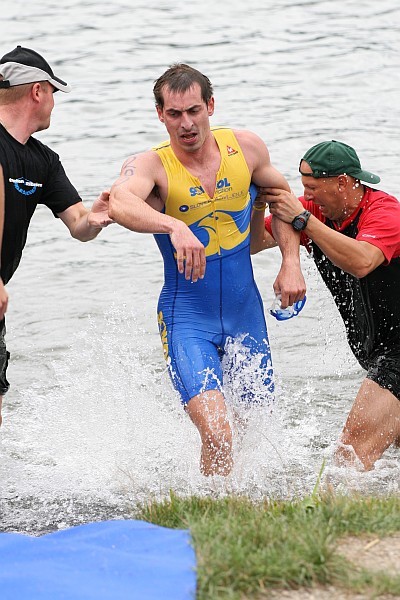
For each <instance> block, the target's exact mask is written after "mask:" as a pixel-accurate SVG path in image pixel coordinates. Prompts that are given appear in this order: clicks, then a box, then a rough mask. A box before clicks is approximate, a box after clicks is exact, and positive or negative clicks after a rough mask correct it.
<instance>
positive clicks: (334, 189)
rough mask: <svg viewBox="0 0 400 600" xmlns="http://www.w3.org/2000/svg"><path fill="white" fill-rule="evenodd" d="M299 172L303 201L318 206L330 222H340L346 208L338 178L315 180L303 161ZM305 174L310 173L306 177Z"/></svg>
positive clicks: (308, 166) (309, 168)
mask: <svg viewBox="0 0 400 600" xmlns="http://www.w3.org/2000/svg"><path fill="white" fill-rule="evenodd" d="M300 171H301V173H302V176H301V182H302V184H303V187H304V198H305V200H311V201H312V202H314V204H316V205H317V206H319V208H320V210H321V214H322V215H323V216H324V217H326V218H328V219H330V220H331V221H340V220H341V219H342V218H343V212H344V210H345V207H346V205H345V202H344V201H345V199H346V197H345V196H343V194H341V193H339V182H338V177H339V176H338V177H326V178H323V177H320V178H315V177H313V176H312V170H311V167H310V165H308V164H307V163H306V162H305V161H304V160H303V161H301V164H300ZM303 173H305V175H303ZM307 173H310V175H307Z"/></svg>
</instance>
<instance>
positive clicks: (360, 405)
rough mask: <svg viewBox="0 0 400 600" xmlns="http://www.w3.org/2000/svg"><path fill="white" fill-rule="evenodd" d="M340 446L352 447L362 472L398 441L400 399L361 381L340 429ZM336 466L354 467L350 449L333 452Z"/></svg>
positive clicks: (365, 381) (399, 432)
mask: <svg viewBox="0 0 400 600" xmlns="http://www.w3.org/2000/svg"><path fill="white" fill-rule="evenodd" d="M340 441H341V444H343V445H344V446H353V448H354V452H355V454H356V455H357V457H358V458H359V459H360V461H361V462H362V463H363V465H364V468H365V470H366V471H369V470H370V469H372V468H373V466H374V464H375V461H377V460H378V459H379V458H381V456H382V454H383V453H384V451H385V450H386V449H387V448H389V446H391V445H392V444H398V443H399V441H400V400H398V399H397V398H396V397H395V396H393V394H392V393H391V392H389V390H385V389H384V388H381V387H380V386H379V385H378V384H377V383H375V382H374V381H371V379H364V381H363V383H362V384H361V387H360V389H359V392H358V394H357V397H356V399H355V401H354V404H353V406H352V409H351V410H350V413H349V416H348V417H347V421H346V424H345V426H344V429H343V432H342V436H341V439H340ZM336 459H337V462H338V463H339V464H343V463H345V464H346V463H347V464H354V454H353V453H352V452H351V449H348V448H345V447H343V446H340V447H339V448H338V449H337V451H336Z"/></svg>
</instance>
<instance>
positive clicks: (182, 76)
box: [153, 63, 213, 108]
mask: <svg viewBox="0 0 400 600" xmlns="http://www.w3.org/2000/svg"><path fill="white" fill-rule="evenodd" d="M194 83H198V84H199V86H200V89H201V97H202V99H203V101H204V102H205V103H206V104H207V103H208V101H209V100H210V99H211V97H212V95H213V87H212V84H211V81H210V80H209V79H208V77H206V75H203V73H200V71H198V70H197V69H194V68H193V67H190V66H189V65H185V64H184V63H176V64H174V65H171V66H170V67H169V69H167V71H165V73H163V74H162V75H161V77H159V78H158V79H157V80H156V81H155V83H154V88H153V94H154V99H155V101H156V106H159V107H160V108H163V106H164V98H163V89H164V87H167V88H168V89H169V90H170V91H171V92H178V93H179V92H181V93H183V92H187V91H188V90H189V89H190V88H191V87H192V86H193V84H194Z"/></svg>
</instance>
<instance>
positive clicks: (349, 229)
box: [252, 141, 400, 469]
mask: <svg viewBox="0 0 400 600" xmlns="http://www.w3.org/2000/svg"><path fill="white" fill-rule="evenodd" d="M300 173H301V175H302V183H303V186H304V196H303V197H301V198H299V199H298V198H297V197H296V196H295V195H294V194H293V193H289V192H284V191H282V190H277V189H268V190H262V191H261V193H260V195H259V198H258V201H256V206H257V202H258V206H259V207H260V206H262V203H263V202H264V203H266V202H268V204H269V207H270V213H271V215H269V216H268V217H267V218H266V219H265V223H264V222H262V217H260V216H259V215H260V211H255V212H254V215H253V222H252V252H253V253H254V252H258V251H259V250H261V249H263V248H267V247H270V246H272V245H274V242H273V238H272V229H271V220H272V218H276V217H278V218H280V219H282V220H284V221H286V222H291V223H292V224H293V227H294V228H295V229H297V230H298V231H300V232H301V233H300V235H301V243H302V244H303V245H305V246H306V247H307V249H308V250H309V251H310V252H311V253H312V256H313V258H314V261H315V264H316V266H317V268H318V270H319V272H320V274H321V276H322V278H323V280H324V282H325V284H326V285H327V287H328V288H329V290H330V292H331V294H332V296H333V298H334V300H335V303H336V305H337V307H338V310H339V312H340V314H341V316H342V318H343V321H344V325H345V328H346V333H347V338H348V341H349V344H350V347H351V349H352V351H353V353H354V355H355V356H356V358H357V360H358V362H359V363H360V365H361V366H362V367H363V368H364V369H365V370H366V371H367V376H366V379H365V380H364V382H363V383H362V386H361V388H360V391H359V393H358V395H357V397H356V400H355V403H354V405H353V408H352V410H351V412H350V414H349V417H348V419H347V422H346V425H345V428H344V431H343V434H342V438H341V444H340V446H339V448H338V451H337V457H338V459H344V460H345V461H346V462H354V458H355V457H354V453H353V452H352V450H351V449H350V448H349V447H350V446H352V447H353V449H354V452H355V454H356V456H357V457H358V459H360V460H361V462H362V463H363V465H364V467H365V468H366V469H370V468H372V466H373V464H374V463H375V461H376V460H377V459H378V458H380V457H381V455H382V453H383V452H384V451H385V449H386V448H387V447H389V446H390V445H391V444H393V443H394V444H399V441H400V203H399V202H398V200H397V199H396V198H395V197H393V196H391V195H389V194H387V193H385V192H382V191H380V190H376V189H372V188H371V187H369V186H366V185H363V184H362V183H361V181H366V182H368V183H372V184H376V183H378V182H379V181H380V179H379V177H378V176H376V175H374V174H372V173H369V172H368V171H364V170H363V169H361V165H360V162H359V159H358V157H357V154H356V153H355V151H354V150H353V148H351V147H350V146H347V145H346V144H343V143H340V142H336V141H330V142H322V143H320V144H317V145H316V146H313V147H312V148H311V149H310V150H309V151H308V152H307V153H306V154H305V155H304V157H303V159H302V160H301V162H300Z"/></svg>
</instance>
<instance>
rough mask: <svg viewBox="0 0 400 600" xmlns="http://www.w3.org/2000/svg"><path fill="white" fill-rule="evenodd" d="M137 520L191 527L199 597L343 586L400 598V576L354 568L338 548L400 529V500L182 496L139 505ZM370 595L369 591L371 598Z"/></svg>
mask: <svg viewBox="0 0 400 600" xmlns="http://www.w3.org/2000/svg"><path fill="white" fill-rule="evenodd" d="M135 516H136V517H137V518H140V519H143V520H146V521H149V522H151V523H155V524H157V525H162V526H164V527H171V528H181V529H190V531H191V535H192V539H193V543H194V548H195V551H196V555H197V565H198V570H197V579H198V593H197V599H198V600H219V599H221V600H224V599H229V600H239V599H240V600H241V599H243V598H257V597H258V596H263V597H265V595H264V594H265V593H266V590H267V591H268V590H270V589H273V588H278V589H279V588H280V589H290V588H298V587H302V586H305V587H312V586H315V585H332V584H334V585H338V586H340V587H342V588H345V589H349V590H354V591H357V592H362V591H366V590H368V592H369V593H370V594H373V593H375V594H378V593H388V594H394V595H398V596H400V577H399V576H395V577H394V576H392V577H391V576H389V575H387V574H384V573H376V574H371V573H369V572H367V571H363V570H358V571H357V570H355V569H354V567H353V566H352V565H351V564H349V562H348V561H346V560H345V559H344V558H343V557H342V556H340V555H339V554H338V553H337V552H336V542H337V540H338V539H339V538H341V537H343V536H345V535H361V534H367V533H369V534H376V535H379V536H385V535H390V534H393V533H395V532H399V531H400V497H388V498H372V497H370V498H349V497H336V496H326V497H323V498H320V497H318V496H317V495H316V494H313V495H312V496H311V497H310V498H307V499H305V500H298V501H290V502H283V501H282V502H273V501H268V502H264V503H261V504H254V503H253V502H251V501H250V500H249V499H248V498H245V497H227V498H224V499H219V500H213V499H210V498H199V497H190V498H179V497H177V496H176V495H174V494H173V493H172V492H171V494H170V498H169V500H166V501H164V502H151V503H149V504H148V505H147V506H142V507H138V508H137V510H136V512H135ZM371 597H372V596H371Z"/></svg>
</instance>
